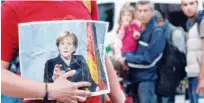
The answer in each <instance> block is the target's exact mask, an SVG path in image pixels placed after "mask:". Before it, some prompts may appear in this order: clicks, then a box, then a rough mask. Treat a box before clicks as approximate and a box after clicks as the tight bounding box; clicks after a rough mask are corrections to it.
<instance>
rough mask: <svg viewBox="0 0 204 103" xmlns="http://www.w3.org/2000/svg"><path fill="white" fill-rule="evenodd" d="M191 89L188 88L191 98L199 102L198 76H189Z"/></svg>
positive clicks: (194, 101) (191, 100) (193, 102)
mask: <svg viewBox="0 0 204 103" xmlns="http://www.w3.org/2000/svg"><path fill="white" fill-rule="evenodd" d="M188 80H189V89H188V94H189V99H190V102H191V103H198V97H199V96H198V95H197V94H196V88H197V85H198V78H197V77H193V78H189V79H188Z"/></svg>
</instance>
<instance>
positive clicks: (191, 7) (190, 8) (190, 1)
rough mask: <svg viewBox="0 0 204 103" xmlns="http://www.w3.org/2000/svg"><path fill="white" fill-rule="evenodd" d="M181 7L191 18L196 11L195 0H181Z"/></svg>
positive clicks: (196, 4)
mask: <svg viewBox="0 0 204 103" xmlns="http://www.w3.org/2000/svg"><path fill="white" fill-rule="evenodd" d="M181 8H182V10H183V12H184V14H185V15H186V16H188V17H190V18H192V17H194V16H195V15H196V13H197V11H198V3H197V0H182V1H181Z"/></svg>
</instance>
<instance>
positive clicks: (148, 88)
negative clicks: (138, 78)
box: [138, 81, 157, 103]
mask: <svg viewBox="0 0 204 103" xmlns="http://www.w3.org/2000/svg"><path fill="white" fill-rule="evenodd" d="M138 99H139V103H157V99H156V93H155V82H154V81H145V82H141V83H139V85H138Z"/></svg>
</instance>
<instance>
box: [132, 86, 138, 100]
mask: <svg viewBox="0 0 204 103" xmlns="http://www.w3.org/2000/svg"><path fill="white" fill-rule="evenodd" d="M137 89H138V84H136V83H132V84H131V90H132V91H131V92H132V97H133V103H139V101H138V93H137Z"/></svg>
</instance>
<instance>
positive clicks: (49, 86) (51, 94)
mask: <svg viewBox="0 0 204 103" xmlns="http://www.w3.org/2000/svg"><path fill="white" fill-rule="evenodd" d="M47 92H48V98H52V99H55V96H54V84H53V83H47Z"/></svg>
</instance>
